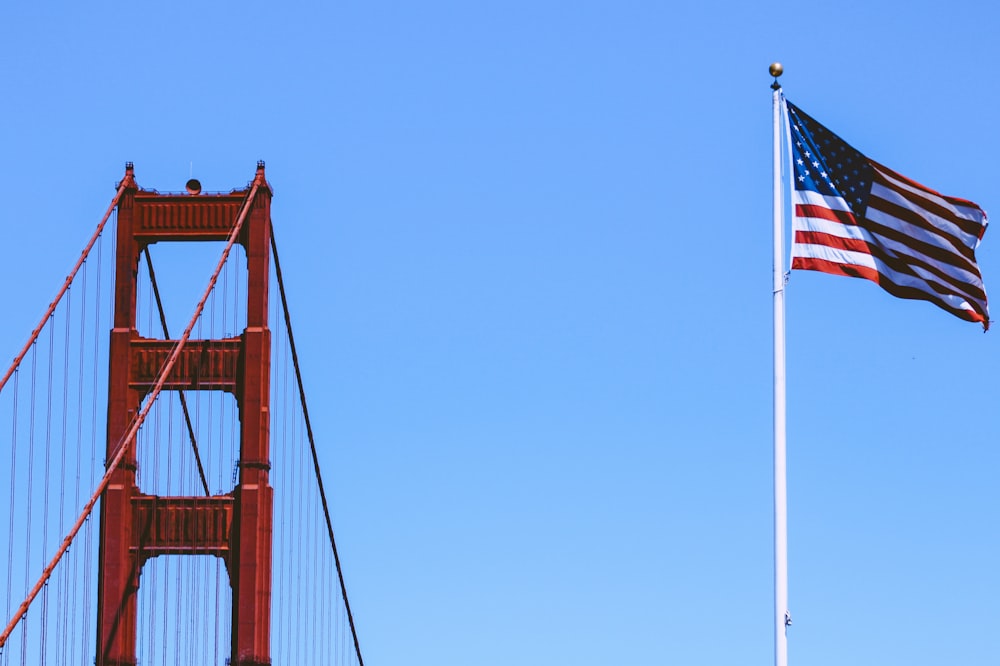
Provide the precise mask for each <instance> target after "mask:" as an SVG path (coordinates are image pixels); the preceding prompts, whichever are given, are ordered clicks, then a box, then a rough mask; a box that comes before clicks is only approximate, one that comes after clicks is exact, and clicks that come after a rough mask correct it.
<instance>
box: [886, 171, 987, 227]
mask: <svg viewBox="0 0 1000 666" xmlns="http://www.w3.org/2000/svg"><path fill="white" fill-rule="evenodd" d="M875 174H876V177H877V179H878V180H880V181H881V182H882V183H883V185H884V186H885V187H886V188H887V189H888V190H889V191H892V192H895V193H896V195H897V196H898V197H899V198H901V199H903V200H905V201H907V202H909V204H912V207H913V208H914V209H915V210H924V211H927V212H928V213H930V214H931V215H933V216H934V217H936V218H938V219H939V220H940V222H939V224H940V229H941V230H942V231H944V232H946V233H947V234H948V235H951V236H955V237H956V238H961V239H962V242H963V244H966V245H971V246H974V245H975V243H976V241H978V240H979V239H980V237H981V235H980V232H982V230H983V220H984V219H985V216H984V215H983V212H982V211H981V210H980V209H979V208H970V205H971V206H975V204H970V203H969V202H966V201H963V205H961V206H959V205H955V204H954V203H953V202H949V201H948V200H947V198H946V197H943V196H941V195H940V194H938V193H937V192H933V191H931V190H928V189H927V188H917V187H913V185H912V184H911V181H909V180H906V179H903V178H901V177H900V176H899V174H897V173H896V172H895V171H892V170H891V169H886V168H885V167H883V166H881V165H878V166H876V167H875Z"/></svg>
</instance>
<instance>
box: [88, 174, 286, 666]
mask: <svg viewBox="0 0 1000 666" xmlns="http://www.w3.org/2000/svg"><path fill="white" fill-rule="evenodd" d="M199 190H200V187H198V186H196V185H195V186H192V183H190V182H189V192H188V193H186V194H180V195H161V194H159V193H157V192H144V191H140V190H139V188H138V186H136V184H135V180H134V175H133V170H132V167H131V166H129V167H127V168H126V173H125V181H124V191H123V193H122V196H121V198H120V199H119V201H118V229H117V256H116V271H115V274H116V276H115V286H114V328H113V330H112V331H111V353H110V370H109V381H108V440H107V441H108V451H107V455H108V459H110V458H112V457H113V456H114V454H115V452H116V451H115V448H116V446H117V444H118V443H119V442H121V441H127V434H128V430H129V426H130V424H131V423H132V421H133V419H134V417H135V415H136V414H137V413H138V412H139V407H140V404H141V402H142V400H143V398H144V397H145V396H146V395H147V394H148V393H149V392H150V391H151V390H152V389H153V387H154V386H155V382H156V379H157V377H156V373H157V370H159V369H160V368H161V367H163V365H164V363H165V361H166V360H167V358H168V357H169V355H170V352H171V350H172V349H174V348H175V346H176V341H174V340H153V339H147V338H143V337H140V335H139V333H138V327H137V322H136V278H137V275H138V269H139V261H140V258H141V254H142V252H143V250H144V249H145V248H146V246H148V245H150V244H152V243H159V242H188V243H190V242H199V241H225V240H227V239H228V238H229V236H230V233H231V231H232V221H233V220H234V219H237V218H238V216H239V215H240V210H241V208H244V209H245V210H244V217H245V221H244V222H243V226H242V229H241V230H240V232H239V234H238V236H237V237H236V242H237V243H239V244H240V245H242V246H243V248H244V250H245V251H246V256H247V272H246V273H247V286H246V313H247V326H246V329H245V330H244V331H243V334H242V335H240V336H239V337H236V338H229V339H223V340H188V341H187V342H186V345H185V346H184V348H183V350H182V352H181V355H180V356H179V357H178V358H177V360H176V363H175V364H174V365H173V368H172V371H171V372H170V374H168V375H167V376H166V377H165V381H164V383H163V389H164V390H178V389H183V390H194V391H227V392H229V393H231V394H233V396H235V398H236V401H237V405H238V408H239V419H240V428H239V433H240V438H239V456H240V457H239V483H238V484H237V486H236V488H235V489H234V490H233V492H231V493H228V494H225V495H210V496H208V497H159V496H155V495H147V494H144V493H142V492H141V491H140V490H139V488H138V486H137V484H136V468H137V460H136V445H135V439H134V438H133V439H132V440H131V441H129V442H128V443H127V444H126V447H127V449H128V450H127V452H126V453H125V454H124V458H123V460H122V463H121V464H120V465H118V467H117V468H116V469H115V470H114V472H113V475H112V477H111V481H110V483H109V484H108V487H107V490H105V493H104V498H103V502H102V504H101V526H100V557H99V570H98V576H99V580H98V591H99V592H98V616H97V640H98V646H97V655H98V657H97V666H132V665H134V664H135V663H136V625H137V617H136V614H137V608H136V597H137V592H138V590H139V584H140V575H139V574H140V572H141V570H142V566H143V564H144V563H145V561H146V560H147V559H149V558H151V557H156V556H158V555H165V554H170V555H199V556H206V555H214V556H216V557H220V558H222V560H223V561H224V562H225V565H226V570H227V571H228V573H229V580H230V581H231V585H232V590H233V596H232V599H233V604H232V606H233V610H232V656H231V663H232V666H263V665H265V664H270V663H271V658H270V650H269V646H270V609H271V533H272V503H273V490H272V488H271V486H270V484H269V479H268V475H269V470H270V452H269V433H270V419H269V411H270V407H269V402H268V401H269V398H270V383H269V379H270V359H271V356H270V351H271V333H270V331H269V330H268V279H269V270H268V260H269V257H270V252H271V214H270V211H271V190H270V187H269V186H268V185H267V182H266V181H265V179H264V165H263V163H261V164H259V165H258V167H257V174H256V176H255V178H254V182H253V185H252V187H251V188H250V190H249V191H247V192H240V191H238V192H233V193H230V194H220V195H203V194H201V193H200V191H199ZM251 193H252V196H251ZM248 197H249V198H248Z"/></svg>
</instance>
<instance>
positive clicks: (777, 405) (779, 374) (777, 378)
mask: <svg viewBox="0 0 1000 666" xmlns="http://www.w3.org/2000/svg"><path fill="white" fill-rule="evenodd" d="M769 71H770V72H771V75H772V76H773V77H774V83H773V84H771V91H772V92H771V100H772V107H773V109H772V116H773V122H774V145H773V153H772V173H773V176H774V186H773V187H774V191H773V195H774V200H773V207H774V210H773V215H774V230H773V240H774V258H773V263H772V271H773V278H774V664H775V666H788V635H787V633H786V632H787V628H788V625H790V624H791V623H792V622H791V616H790V615H789V613H788V489H787V484H786V476H785V469H786V466H785V269H784V258H785V253H784V245H785V242H784V240H785V239H784V225H783V224H782V220H783V216H782V210H783V205H782V187H781V84H779V83H778V77H779V76H781V74H782V73H783V71H784V69H783V68H782V66H781V63H778V62H776V63H772V64H771V66H770V68H769Z"/></svg>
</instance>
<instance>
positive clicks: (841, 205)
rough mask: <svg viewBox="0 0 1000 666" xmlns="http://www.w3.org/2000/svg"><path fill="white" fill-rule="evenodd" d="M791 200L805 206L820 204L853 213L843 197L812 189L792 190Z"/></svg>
mask: <svg viewBox="0 0 1000 666" xmlns="http://www.w3.org/2000/svg"><path fill="white" fill-rule="evenodd" d="M792 202H793V203H795V204H802V205H805V206H822V207H823V208H829V209H830V210H840V211H844V212H847V213H851V215H853V214H854V212H853V211H851V207H850V206H848V205H847V202H846V201H845V200H844V198H843V197H838V196H825V195H822V194H820V193H819V192H813V191H812V190H795V191H794V192H792Z"/></svg>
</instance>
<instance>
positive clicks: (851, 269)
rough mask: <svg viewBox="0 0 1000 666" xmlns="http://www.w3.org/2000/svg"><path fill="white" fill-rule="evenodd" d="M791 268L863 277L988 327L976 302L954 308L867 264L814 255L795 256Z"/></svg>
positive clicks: (894, 291)
mask: <svg viewBox="0 0 1000 666" xmlns="http://www.w3.org/2000/svg"><path fill="white" fill-rule="evenodd" d="M792 268H793V269H795V270H807V271H819V272H820V273H828V274H830V275H844V276H846V277H858V278H864V279H866V280H870V281H872V282H874V283H875V284H877V285H879V286H880V287H882V288H883V289H885V290H886V291H887V292H889V293H890V294H892V295H893V296H896V297H897V298H907V299H911V300H920V301H928V302H930V303H933V304H934V305H937V306H938V307H939V308H941V309H943V310H947V311H948V312H950V313H952V314H953V315H955V316H956V317H959V318H961V319H965V320H966V321H974V322H980V323H982V324H983V328H985V329H988V328H989V322H988V321H987V320H986V317H985V316H984V313H983V312H981V311H979V304H978V303H975V302H972V303H970V305H971V306H972V307H973V308H975V310H976V311H970V310H963V309H961V308H954V307H951V306H950V305H948V304H947V303H946V302H945V301H942V300H940V299H938V298H936V297H935V296H934V294H932V293H928V292H925V291H921V290H920V289H916V288H914V287H901V286H900V285H898V284H896V283H894V282H892V281H890V280H889V279H888V278H887V277H885V276H884V275H882V274H881V273H879V272H878V271H876V270H873V269H871V268H868V267H867V266H855V265H852V264H840V263H837V262H833V261H828V260H826V259H817V258H815V257H795V258H793V259H792Z"/></svg>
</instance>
